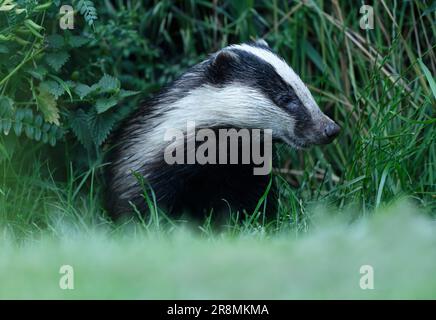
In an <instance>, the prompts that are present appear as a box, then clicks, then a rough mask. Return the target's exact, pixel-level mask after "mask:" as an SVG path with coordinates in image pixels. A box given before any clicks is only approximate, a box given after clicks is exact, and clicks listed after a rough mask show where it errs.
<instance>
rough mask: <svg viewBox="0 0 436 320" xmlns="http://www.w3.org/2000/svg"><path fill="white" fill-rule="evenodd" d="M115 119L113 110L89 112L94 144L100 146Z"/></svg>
mask: <svg viewBox="0 0 436 320" xmlns="http://www.w3.org/2000/svg"><path fill="white" fill-rule="evenodd" d="M116 120H117V117H116V116H115V114H114V113H113V112H106V113H104V114H97V113H96V112H95V111H94V112H91V113H90V127H91V130H92V136H93V141H94V143H95V145H96V146H100V145H101V144H102V143H103V142H104V141H105V140H106V139H107V137H108V136H109V134H110V132H111V130H112V128H113V126H114V124H115V122H116Z"/></svg>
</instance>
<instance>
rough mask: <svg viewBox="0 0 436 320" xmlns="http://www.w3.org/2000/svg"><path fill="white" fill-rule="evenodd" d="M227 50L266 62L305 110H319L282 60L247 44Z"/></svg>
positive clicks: (294, 74) (264, 50) (301, 83)
mask: <svg viewBox="0 0 436 320" xmlns="http://www.w3.org/2000/svg"><path fill="white" fill-rule="evenodd" d="M229 48H230V49H239V50H244V51H246V52H249V53H251V54H254V55H255V56H257V57H259V58H260V59H262V60H264V61H266V62H268V63H269V64H270V65H272V66H273V67H274V69H275V70H276V72H277V73H278V74H279V75H280V77H282V78H283V80H284V81H286V82H287V83H289V85H291V87H292V88H293V89H294V91H295V94H296V95H297V96H298V98H299V99H300V100H301V102H302V103H303V105H304V106H305V107H306V108H308V109H309V110H311V111H317V110H319V107H318V105H317V104H316V102H315V100H314V99H313V97H312V94H311V93H310V91H309V89H307V87H306V85H305V84H304V83H303V81H301V79H300V77H299V76H298V75H297V74H296V73H295V72H294V70H292V68H291V67H290V66H289V65H288V64H287V63H286V62H285V61H284V60H283V59H281V58H279V57H278V56H277V55H275V54H274V53H272V52H271V51H269V50H266V49H262V48H259V47H253V46H250V45H248V44H241V45H232V46H230V47H229Z"/></svg>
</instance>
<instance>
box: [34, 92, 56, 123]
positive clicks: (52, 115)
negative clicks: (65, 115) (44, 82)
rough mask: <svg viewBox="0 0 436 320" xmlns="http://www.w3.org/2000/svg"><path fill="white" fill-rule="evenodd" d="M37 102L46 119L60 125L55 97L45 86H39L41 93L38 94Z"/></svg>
mask: <svg viewBox="0 0 436 320" xmlns="http://www.w3.org/2000/svg"><path fill="white" fill-rule="evenodd" d="M36 104H37V106H38V108H39V110H40V111H41V112H42V114H43V115H44V119H45V121H47V122H49V123H54V124H55V125H59V119H60V115H59V109H58V108H57V106H56V100H55V97H54V96H53V95H52V94H51V93H50V92H48V91H46V90H44V89H43V88H41V87H40V88H39V94H38V95H37V96H36Z"/></svg>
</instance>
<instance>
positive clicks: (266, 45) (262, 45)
mask: <svg viewBox="0 0 436 320" xmlns="http://www.w3.org/2000/svg"><path fill="white" fill-rule="evenodd" d="M254 43H255V44H257V45H258V46H260V47H267V48H269V44H268V42H266V41H265V40H263V39H258V40H256V41H255V42H254Z"/></svg>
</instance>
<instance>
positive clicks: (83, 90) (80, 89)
mask: <svg viewBox="0 0 436 320" xmlns="http://www.w3.org/2000/svg"><path fill="white" fill-rule="evenodd" d="M92 91H93V90H92V88H91V87H90V86H88V85H86V84H83V83H78V84H77V85H76V87H75V88H74V92H75V93H76V94H77V95H78V96H79V97H80V100H82V99H83V98H85V97H86V96H87V95H88V94H90V93H91V92H92Z"/></svg>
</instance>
